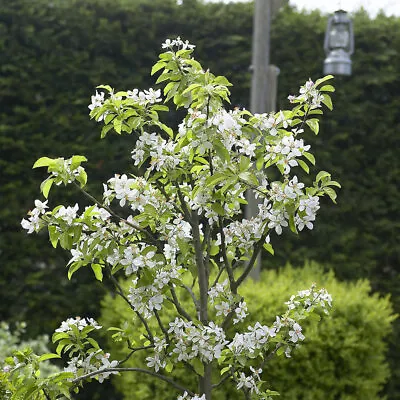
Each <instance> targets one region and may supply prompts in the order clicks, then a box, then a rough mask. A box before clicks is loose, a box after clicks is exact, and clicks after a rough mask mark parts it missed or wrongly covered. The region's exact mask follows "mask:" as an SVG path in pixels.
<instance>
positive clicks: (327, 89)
mask: <svg viewBox="0 0 400 400" xmlns="http://www.w3.org/2000/svg"><path fill="white" fill-rule="evenodd" d="M319 90H320V92H334V91H335V88H334V87H333V86H332V85H325V86H322V88H321V89H319Z"/></svg>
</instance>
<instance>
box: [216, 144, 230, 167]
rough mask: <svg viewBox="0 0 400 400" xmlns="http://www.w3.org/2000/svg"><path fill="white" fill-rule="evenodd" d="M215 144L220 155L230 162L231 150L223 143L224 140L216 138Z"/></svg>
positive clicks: (222, 158)
mask: <svg viewBox="0 0 400 400" xmlns="http://www.w3.org/2000/svg"><path fill="white" fill-rule="evenodd" d="M213 144H214V148H215V152H216V153H217V155H218V157H219V158H220V159H221V160H223V161H225V162H229V161H230V160H231V156H230V154H229V151H228V150H227V149H226V147H225V146H224V145H223V144H222V142H220V141H219V140H214V143H213Z"/></svg>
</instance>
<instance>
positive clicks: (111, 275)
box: [109, 271, 154, 343]
mask: <svg viewBox="0 0 400 400" xmlns="http://www.w3.org/2000/svg"><path fill="white" fill-rule="evenodd" d="M109 272H110V279H111V282H112V283H113V284H114V286H115V287H116V293H117V295H118V296H120V297H121V298H122V299H124V301H125V302H126V303H127V304H128V305H129V307H130V308H131V309H132V311H134V312H135V314H136V315H137V316H138V318H139V319H140V321H141V322H142V324H143V326H144V327H145V329H146V331H147V334H148V339H149V340H150V341H151V342H152V343H154V337H153V334H152V333H151V330H150V327H149V325H148V323H147V321H146V320H145V319H144V318H143V317H142V315H141V314H140V313H139V312H138V311H136V310H135V309H134V307H133V306H132V304H131V302H130V301H129V299H128V298H127V297H126V296H125V294H124V291H123V290H122V287H121V285H120V284H119V282H118V281H117V280H116V279H115V277H114V275H113V274H112V273H111V271H109Z"/></svg>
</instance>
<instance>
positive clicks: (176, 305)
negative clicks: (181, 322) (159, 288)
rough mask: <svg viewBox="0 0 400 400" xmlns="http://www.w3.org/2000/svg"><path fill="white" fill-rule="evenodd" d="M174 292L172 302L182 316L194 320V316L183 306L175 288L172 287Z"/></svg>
mask: <svg viewBox="0 0 400 400" xmlns="http://www.w3.org/2000/svg"><path fill="white" fill-rule="evenodd" d="M170 291H171V294H172V299H173V300H172V303H173V304H174V305H175V308H176V310H177V311H178V313H179V314H180V315H182V317H184V318H186V319H187V320H188V321H192V317H191V316H190V315H189V314H188V313H187V312H186V310H185V309H184V308H183V307H182V306H181V303H180V302H179V300H178V297H177V295H176V292H175V289H174V288H173V287H171V288H170Z"/></svg>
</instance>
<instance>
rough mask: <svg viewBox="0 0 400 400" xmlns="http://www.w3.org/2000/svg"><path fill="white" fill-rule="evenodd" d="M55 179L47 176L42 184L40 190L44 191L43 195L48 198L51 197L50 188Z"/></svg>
mask: <svg viewBox="0 0 400 400" xmlns="http://www.w3.org/2000/svg"><path fill="white" fill-rule="evenodd" d="M53 182H54V179H53V178H47V179H46V180H45V181H43V182H42V183H41V184H40V191H41V192H42V193H43V196H44V197H45V198H46V199H47V198H48V197H49V192H50V189H51V187H52V185H53Z"/></svg>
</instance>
